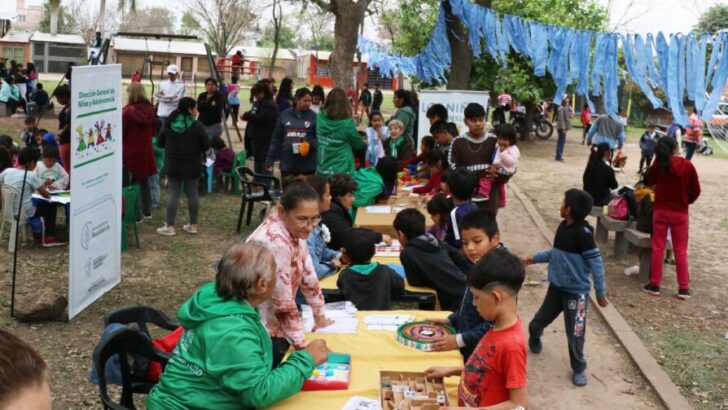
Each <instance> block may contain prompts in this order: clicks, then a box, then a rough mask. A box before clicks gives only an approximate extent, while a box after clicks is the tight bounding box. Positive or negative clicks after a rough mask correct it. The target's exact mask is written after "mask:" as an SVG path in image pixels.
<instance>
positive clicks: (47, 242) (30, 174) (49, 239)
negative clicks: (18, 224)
mask: <svg viewBox="0 0 728 410" xmlns="http://www.w3.org/2000/svg"><path fill="white" fill-rule="evenodd" d="M39 158H40V154H39V153H38V150H36V149H33V148H27V147H26V148H23V149H21V150H20V153H19V154H18V168H8V169H6V170H5V171H3V172H2V173H0V185H3V184H6V185H8V186H12V187H15V188H16V189H17V190H18V191H20V190H21V189H23V180H25V190H24V192H23V208H24V209H25V216H26V218H33V217H42V218H43V223H44V227H45V238H43V246H44V247H51V246H59V245H63V243H62V242H60V241H58V240H56V238H55V233H56V207H55V205H54V204H51V203H50V202H46V201H36V200H33V199H32V196H33V192H34V191H36V190H37V191H38V193H39V194H40V195H41V196H43V197H44V198H50V193H48V190H47V189H46V187H45V184H44V183H43V181H41V179H40V178H38V177H37V176H36V175H35V172H34V170H35V167H36V165H37V164H38V159H39ZM18 211H19V210H18V209H17V207H15V208H14V209H13V214H14V215H17V214H18Z"/></svg>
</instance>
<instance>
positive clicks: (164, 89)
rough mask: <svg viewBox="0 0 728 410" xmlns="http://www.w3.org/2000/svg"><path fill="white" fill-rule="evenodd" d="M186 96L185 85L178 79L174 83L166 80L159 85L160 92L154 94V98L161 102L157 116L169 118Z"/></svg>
mask: <svg viewBox="0 0 728 410" xmlns="http://www.w3.org/2000/svg"><path fill="white" fill-rule="evenodd" d="M184 96H185V83H184V82H182V80H180V79H177V80H175V81H174V82H172V81H170V80H164V81H162V83H161V84H159V91H157V93H156V94H154V98H156V99H157V101H159V107H158V108H157V116H159V117H169V114H171V113H172V111H174V110H176V109H177V104H179V100H180V99H181V98H182V97H184Z"/></svg>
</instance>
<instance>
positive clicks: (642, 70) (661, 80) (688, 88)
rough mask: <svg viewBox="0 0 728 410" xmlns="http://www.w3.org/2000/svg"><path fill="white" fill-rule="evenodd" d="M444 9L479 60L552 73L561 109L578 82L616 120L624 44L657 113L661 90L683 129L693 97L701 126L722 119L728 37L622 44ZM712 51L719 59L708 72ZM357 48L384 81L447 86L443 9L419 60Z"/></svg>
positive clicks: (463, 4) (372, 46)
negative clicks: (513, 61) (516, 58)
mask: <svg viewBox="0 0 728 410" xmlns="http://www.w3.org/2000/svg"><path fill="white" fill-rule="evenodd" d="M444 1H448V2H449V4H450V6H451V10H452V14H453V15H454V16H455V17H457V18H458V19H460V21H461V22H462V23H463V25H464V26H465V28H466V29H467V33H468V34H467V36H468V37H467V39H466V40H467V42H468V44H469V46H470V48H471V50H472V52H473V55H474V56H475V57H480V56H482V54H483V52H487V53H488V54H489V55H490V56H491V57H493V59H495V60H496V61H497V62H498V63H499V64H501V65H502V66H504V67H505V66H507V55H508V53H509V52H510V51H511V50H513V51H514V52H517V53H520V54H523V55H525V56H527V57H528V59H529V60H530V61H531V62H532V64H533V67H534V75H536V76H539V77H540V76H543V75H545V74H546V70H548V72H549V73H550V74H551V76H552V77H553V78H554V82H555V84H556V87H557V92H556V96H555V100H556V102H558V101H560V100H561V98H562V97H563V94H564V93H565V91H566V88H567V87H568V85H569V84H571V83H573V82H574V81H576V93H577V94H578V95H582V96H584V97H586V98H587V102H588V104H589V106H590V107H592V110H594V107H593V104H592V102H591V101H590V100H589V98H588V97H589V94H590V93H591V94H593V95H597V96H600V95H601V96H603V100H604V106H605V109H606V111H607V112H608V113H609V114H610V115H612V116H613V117H616V115H617V109H618V108H617V107H618V97H617V88H618V85H619V79H618V75H617V74H618V72H617V69H618V66H617V52H618V49H619V40H621V47H622V51H623V54H624V62H625V66H626V68H627V73H628V74H629V76H630V77H631V78H632V79H633V80H634V82H635V83H636V84H637V85H638V86H639V87H640V89H641V90H642V91H643V92H644V93H645V96H646V97H647V98H648V100H649V101H650V103H651V104H652V105H653V107H660V106H662V105H663V103H662V101H661V100H660V98H658V97H657V96H656V95H655V93H654V89H655V88H657V87H660V88H661V89H662V90H663V91H664V92H665V96H666V102H667V107H668V108H669V109H670V110H672V112H673V115H674V117H675V120H676V121H677V122H679V123H681V124H683V125H686V124H687V112H686V110H685V107H684V106H683V99H684V97H685V96H686V93H687V97H688V98H689V99H690V100H693V101H694V102H695V107H696V108H697V110H698V112H699V113H700V114H701V118H702V119H703V120H707V119H709V118H710V117H711V116H712V114H713V113H714V112H715V109H716V107H717V105H718V103H719V102H720V97H721V95H722V94H723V87H724V85H725V84H726V81H727V80H728V34H726V33H718V34H716V35H714V36H710V35H707V34H703V35H697V34H689V35H687V36H682V35H671V36H669V37H666V36H665V35H664V34H663V33H661V32H660V33H657V35H656V36H653V35H652V34H647V35H646V36H644V37H643V36H641V35H639V34H638V35H621V36H620V35H617V34H612V33H596V32H589V31H582V30H575V29H570V28H565V27H558V26H552V25H546V24H542V23H537V22H532V21H527V20H524V19H522V18H520V17H517V16H510V15H505V16H502V18H501V17H499V16H498V15H497V14H496V12H495V11H493V10H492V9H489V8H484V7H481V6H478V5H476V4H474V3H472V2H471V1H470V0H443V2H444ZM443 4H444V3H443ZM668 38H669V41H668ZM592 40H593V41H594V42H593V46H594V49H593V50H592ZM483 43H484V45H485V47H484V48H483ZM709 43H710V44H711V46H712V51H711V53H710V57H709V58H708V64H707V66H706V64H705V62H706V53H707V48H708V44H709ZM357 47H358V49H359V51H360V52H362V53H364V54H367V55H368V57H369V65H370V66H377V67H379V70H380V72H381V73H382V74H383V75H387V76H391V77H394V76H395V75H397V74H399V73H402V74H405V75H416V76H417V77H419V78H420V79H421V80H423V81H425V82H434V81H440V82H444V81H446V76H445V74H446V72H447V69H448V68H449V67H450V65H451V63H452V61H451V49H450V44H449V42H448V39H447V22H446V21H445V13H444V10H443V5H442V4H441V5H440V14H439V16H438V20H437V23H436V24H435V28H434V30H433V33H432V36H431V38H430V40H429V42H428V43H427V45H426V46H425V48H424V49H423V50H422V51H421V52H420V53H419V54H417V55H416V56H411V57H410V56H402V55H397V54H393V53H391V52H389V51H388V50H387V48H386V47H383V46H380V45H378V44H376V43H373V42H371V41H368V40H366V39H365V38H364V37H360V38H359V41H358V45H357ZM592 55H593V57H592ZM590 63H591V67H590ZM590 68H591V71H590ZM590 80H591V89H590Z"/></svg>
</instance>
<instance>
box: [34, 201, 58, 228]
mask: <svg viewBox="0 0 728 410" xmlns="http://www.w3.org/2000/svg"><path fill="white" fill-rule="evenodd" d="M34 205H35V216H39V217H42V218H43V227H44V228H45V234H46V235H47V236H54V235H55V234H56V205H55V204H52V203H49V202H42V201H38V202H36V203H35V204H34Z"/></svg>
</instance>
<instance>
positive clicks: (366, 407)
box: [341, 396, 382, 410]
mask: <svg viewBox="0 0 728 410" xmlns="http://www.w3.org/2000/svg"><path fill="white" fill-rule="evenodd" d="M381 409H382V406H381V405H380V404H379V401H378V400H371V399H367V398H366V397H360V396H354V397H352V398H350V399H349V401H348V402H346V404H345V405H344V407H343V408H342V409H341V410H381Z"/></svg>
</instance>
